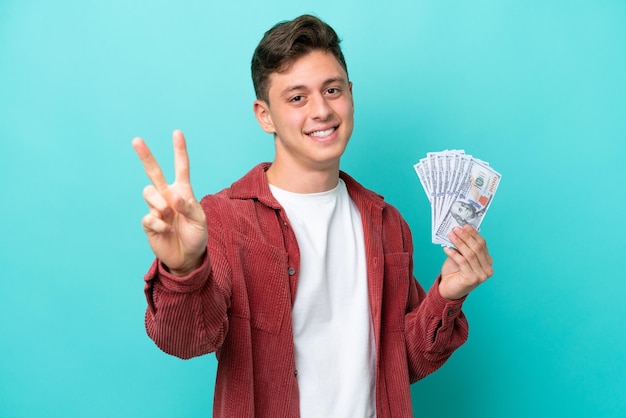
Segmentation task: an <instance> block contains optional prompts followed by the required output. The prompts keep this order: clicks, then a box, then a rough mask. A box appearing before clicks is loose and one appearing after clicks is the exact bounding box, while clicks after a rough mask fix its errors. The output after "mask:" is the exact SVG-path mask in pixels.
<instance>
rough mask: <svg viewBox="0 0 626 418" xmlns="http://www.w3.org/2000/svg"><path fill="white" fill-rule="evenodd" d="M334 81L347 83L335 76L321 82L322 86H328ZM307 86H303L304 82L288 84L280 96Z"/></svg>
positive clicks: (306, 88) (305, 88) (304, 88)
mask: <svg viewBox="0 0 626 418" xmlns="http://www.w3.org/2000/svg"><path fill="white" fill-rule="evenodd" d="M335 83H339V84H344V83H345V84H347V81H346V80H345V79H344V78H343V77H340V76H337V77H332V78H329V79H328V80H326V81H324V82H323V83H322V86H324V87H325V86H328V85H330V84H335ZM308 88H309V87H308V86H305V85H304V84H297V85H295V86H290V87H287V88H286V89H284V90H283V91H282V93H281V96H284V95H286V94H289V93H291V92H293V91H297V90H308Z"/></svg>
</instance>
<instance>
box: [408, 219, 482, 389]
mask: <svg viewBox="0 0 626 418" xmlns="http://www.w3.org/2000/svg"><path fill="white" fill-rule="evenodd" d="M406 228H407V233H409V234H410V232H408V227H406ZM449 238H450V240H451V241H452V242H453V244H454V245H455V247H456V249H451V248H444V252H446V254H447V255H448V258H447V259H446V261H445V262H444V264H443V267H442V270H441V275H440V276H439V277H438V278H437V280H436V281H435V283H434V284H433V286H432V287H431V289H430V290H429V292H428V294H426V293H425V292H424V290H423V289H422V288H421V286H420V285H419V283H417V282H416V281H415V279H411V284H410V289H409V310H408V313H407V314H406V316H405V329H406V333H407V357H408V363H409V374H410V379H411V382H414V381H416V380H419V379H421V378H423V377H424V376H426V375H427V374H429V373H432V372H433V371H435V370H437V369H438V368H439V367H441V366H442V365H443V364H444V363H445V362H446V360H447V359H448V358H449V357H450V356H451V355H452V353H453V352H454V350H456V349H457V348H458V347H459V346H461V345H462V344H463V343H464V342H465V341H466V340H467V336H468V323H467V319H466V318H465V315H464V314H463V312H462V311H461V307H462V304H463V301H464V300H465V298H466V297H467V295H468V294H469V293H470V292H471V291H472V290H473V289H475V288H476V287H478V286H479V285H480V284H481V283H483V282H484V281H485V280H487V278H489V277H490V276H491V275H492V274H493V268H492V266H491V265H492V259H491V257H490V256H489V253H488V251H487V246H486V243H485V240H484V239H483V238H482V237H481V236H480V235H479V234H478V233H477V232H476V231H475V230H474V229H473V228H471V227H470V226H469V225H468V226H466V227H465V228H463V229H461V228H458V229H457V230H455V231H453V232H452V233H450V235H449ZM409 242H410V240H409ZM409 251H411V254H412V251H413V249H412V247H411V248H410V249H409ZM410 271H413V265H412V261H411V266H410Z"/></svg>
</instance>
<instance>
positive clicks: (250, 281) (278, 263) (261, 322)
mask: <svg viewBox="0 0 626 418" xmlns="http://www.w3.org/2000/svg"><path fill="white" fill-rule="evenodd" d="M234 234H235V236H234V239H235V240H236V242H237V248H238V250H239V254H237V256H236V259H237V260H236V261H238V262H239V266H237V265H234V266H233V271H234V273H235V274H234V275H236V276H239V279H240V280H235V282H238V283H240V285H239V286H235V288H234V289H233V299H234V300H238V302H239V303H237V306H235V303H233V311H232V314H233V315H237V316H241V317H245V318H249V319H250V325H251V326H252V327H253V328H256V329H260V330H263V331H266V332H269V333H272V334H278V333H279V332H280V328H281V325H282V323H283V319H284V317H285V314H286V313H288V312H289V300H290V298H289V279H288V273H287V253H286V252H284V251H283V250H281V249H280V248H277V247H274V246H272V245H269V244H266V243H264V242H260V241H257V240H253V239H251V238H249V237H246V236H244V235H242V234H240V233H237V232H234ZM235 292H238V294H237V295H235Z"/></svg>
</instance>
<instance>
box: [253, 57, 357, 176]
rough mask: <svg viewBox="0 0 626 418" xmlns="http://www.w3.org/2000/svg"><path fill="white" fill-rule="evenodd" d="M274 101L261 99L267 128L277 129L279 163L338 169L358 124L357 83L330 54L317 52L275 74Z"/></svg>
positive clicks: (294, 168)
mask: <svg viewBox="0 0 626 418" xmlns="http://www.w3.org/2000/svg"><path fill="white" fill-rule="evenodd" d="M268 97H269V103H267V102H264V101H260V100H257V101H256V102H255V104H254V110H255V114H256V116H257V120H258V121H259V124H260V125H261V127H262V128H263V129H264V130H265V131H266V132H268V133H274V134H275V144H276V157H275V160H274V164H275V165H280V166H282V167H283V168H285V169H292V171H291V172H293V173H296V172H298V171H302V170H303V169H304V170H329V169H330V170H332V169H338V167H339V158H340V157H341V155H342V154H343V152H344V150H345V149H346V146H347V144H348V140H349V139H350V135H352V128H353V126H354V103H353V101H352V83H350V82H349V81H348V75H347V74H346V71H345V70H344V69H343V67H342V66H341V65H340V64H339V62H338V61H337V59H336V58H335V57H334V56H333V55H332V54H330V53H325V52H322V51H312V52H310V53H309V54H307V55H305V56H303V57H301V58H299V59H298V60H296V61H295V62H294V63H293V64H292V65H291V67H289V69H288V70H287V71H284V72H280V73H273V74H272V75H271V76H270V79H269V91H268Z"/></svg>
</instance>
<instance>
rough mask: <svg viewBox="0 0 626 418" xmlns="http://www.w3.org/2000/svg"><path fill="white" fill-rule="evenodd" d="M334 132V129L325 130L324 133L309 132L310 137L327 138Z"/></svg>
mask: <svg viewBox="0 0 626 418" xmlns="http://www.w3.org/2000/svg"><path fill="white" fill-rule="evenodd" d="M334 131H335V128H330V129H326V130H325V131H315V132H311V133H310V134H309V135H310V136H328V135H330V134H332V133H333V132H334Z"/></svg>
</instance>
